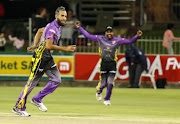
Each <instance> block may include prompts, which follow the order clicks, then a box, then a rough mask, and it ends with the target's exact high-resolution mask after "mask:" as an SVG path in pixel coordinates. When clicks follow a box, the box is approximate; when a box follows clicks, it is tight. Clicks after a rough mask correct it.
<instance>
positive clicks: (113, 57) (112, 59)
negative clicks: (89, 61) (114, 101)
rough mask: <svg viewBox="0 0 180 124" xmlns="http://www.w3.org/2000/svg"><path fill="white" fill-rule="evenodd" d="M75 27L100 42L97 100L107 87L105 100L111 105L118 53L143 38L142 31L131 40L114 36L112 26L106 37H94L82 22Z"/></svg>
mask: <svg viewBox="0 0 180 124" xmlns="http://www.w3.org/2000/svg"><path fill="white" fill-rule="evenodd" d="M75 26H76V27H77V28H78V29H79V31H80V32H81V33H82V34H83V35H84V36H85V37H86V38H88V39H90V40H92V41H95V42H99V54H100V56H101V62H100V82H99V83H98V86H97V87H96V90H97V92H96V99H97V100H98V101H100V100H101V99H102V95H101V93H102V91H103V89H104V88H105V87H107V92H106V96H105V98H104V104H105V105H111V103H110V97H111V94H112V88H113V82H114V77H115V74H116V63H117V59H118V58H117V51H118V47H119V46H120V45H123V44H129V43H133V42H136V41H137V39H138V37H141V35H142V31H140V30H139V31H138V32H137V35H135V36H134V37H133V38H131V39H124V38H118V37H115V36H114V32H113V29H112V27H111V26H108V27H107V28H106V31H105V35H104V36H100V35H92V34H89V33H88V32H87V31H85V30H84V29H83V28H82V27H81V25H80V22H79V21H77V22H75Z"/></svg>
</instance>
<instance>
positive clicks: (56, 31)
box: [39, 20, 61, 58]
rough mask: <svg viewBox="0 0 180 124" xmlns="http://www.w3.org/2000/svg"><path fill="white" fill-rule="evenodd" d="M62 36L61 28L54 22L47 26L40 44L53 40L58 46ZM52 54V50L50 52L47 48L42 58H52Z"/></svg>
mask: <svg viewBox="0 0 180 124" xmlns="http://www.w3.org/2000/svg"><path fill="white" fill-rule="evenodd" d="M60 36H61V28H60V27H59V25H58V23H57V21H56V20H54V21H52V22H51V23H49V24H47V25H46V27H45V29H44V32H43V34H42V36H41V39H40V42H39V44H41V43H42V42H43V41H44V40H47V39H51V40H53V45H58V41H59V39H60ZM52 52H53V51H52V50H48V49H46V48H45V50H44V52H43V55H42V57H43V58H44V57H45V58H49V57H51V56H52V55H51V53H52Z"/></svg>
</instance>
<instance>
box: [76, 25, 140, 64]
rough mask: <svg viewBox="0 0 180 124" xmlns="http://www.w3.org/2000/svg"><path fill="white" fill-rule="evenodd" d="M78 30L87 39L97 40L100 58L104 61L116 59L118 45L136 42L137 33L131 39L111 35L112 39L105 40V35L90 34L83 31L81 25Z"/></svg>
mask: <svg viewBox="0 0 180 124" xmlns="http://www.w3.org/2000/svg"><path fill="white" fill-rule="evenodd" d="M78 29H79V31H80V32H81V33H82V34H83V35H84V36H85V37H86V38H88V39H90V40H93V41H96V42H99V46H100V51H99V52H100V55H101V59H102V60H104V61H117V50H118V47H119V46H120V45H123V44H129V43H133V42H136V41H137V39H138V35H135V36H134V37H133V38H131V39H125V38H120V37H113V38H112V40H107V38H106V36H105V35H104V36H100V35H92V34H89V33H88V32H87V31H85V30H84V29H83V28H82V27H81V26H79V27H78Z"/></svg>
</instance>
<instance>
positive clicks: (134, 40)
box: [119, 30, 143, 45]
mask: <svg viewBox="0 0 180 124" xmlns="http://www.w3.org/2000/svg"><path fill="white" fill-rule="evenodd" d="M142 34H143V33H142V31H140V30H139V31H137V34H136V35H135V36H134V37H133V38H131V39H125V38H120V39H119V43H120V44H121V45H123V44H129V43H134V42H136V41H137V39H138V38H139V37H141V36H142Z"/></svg>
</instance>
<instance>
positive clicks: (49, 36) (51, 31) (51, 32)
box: [46, 28, 56, 40]
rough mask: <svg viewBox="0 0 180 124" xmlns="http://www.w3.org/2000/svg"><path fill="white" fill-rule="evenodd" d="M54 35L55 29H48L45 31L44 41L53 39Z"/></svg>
mask: <svg viewBox="0 0 180 124" xmlns="http://www.w3.org/2000/svg"><path fill="white" fill-rule="evenodd" d="M55 35H56V30H55V28H49V29H47V30H46V39H51V40H53V39H54V36H55Z"/></svg>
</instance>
